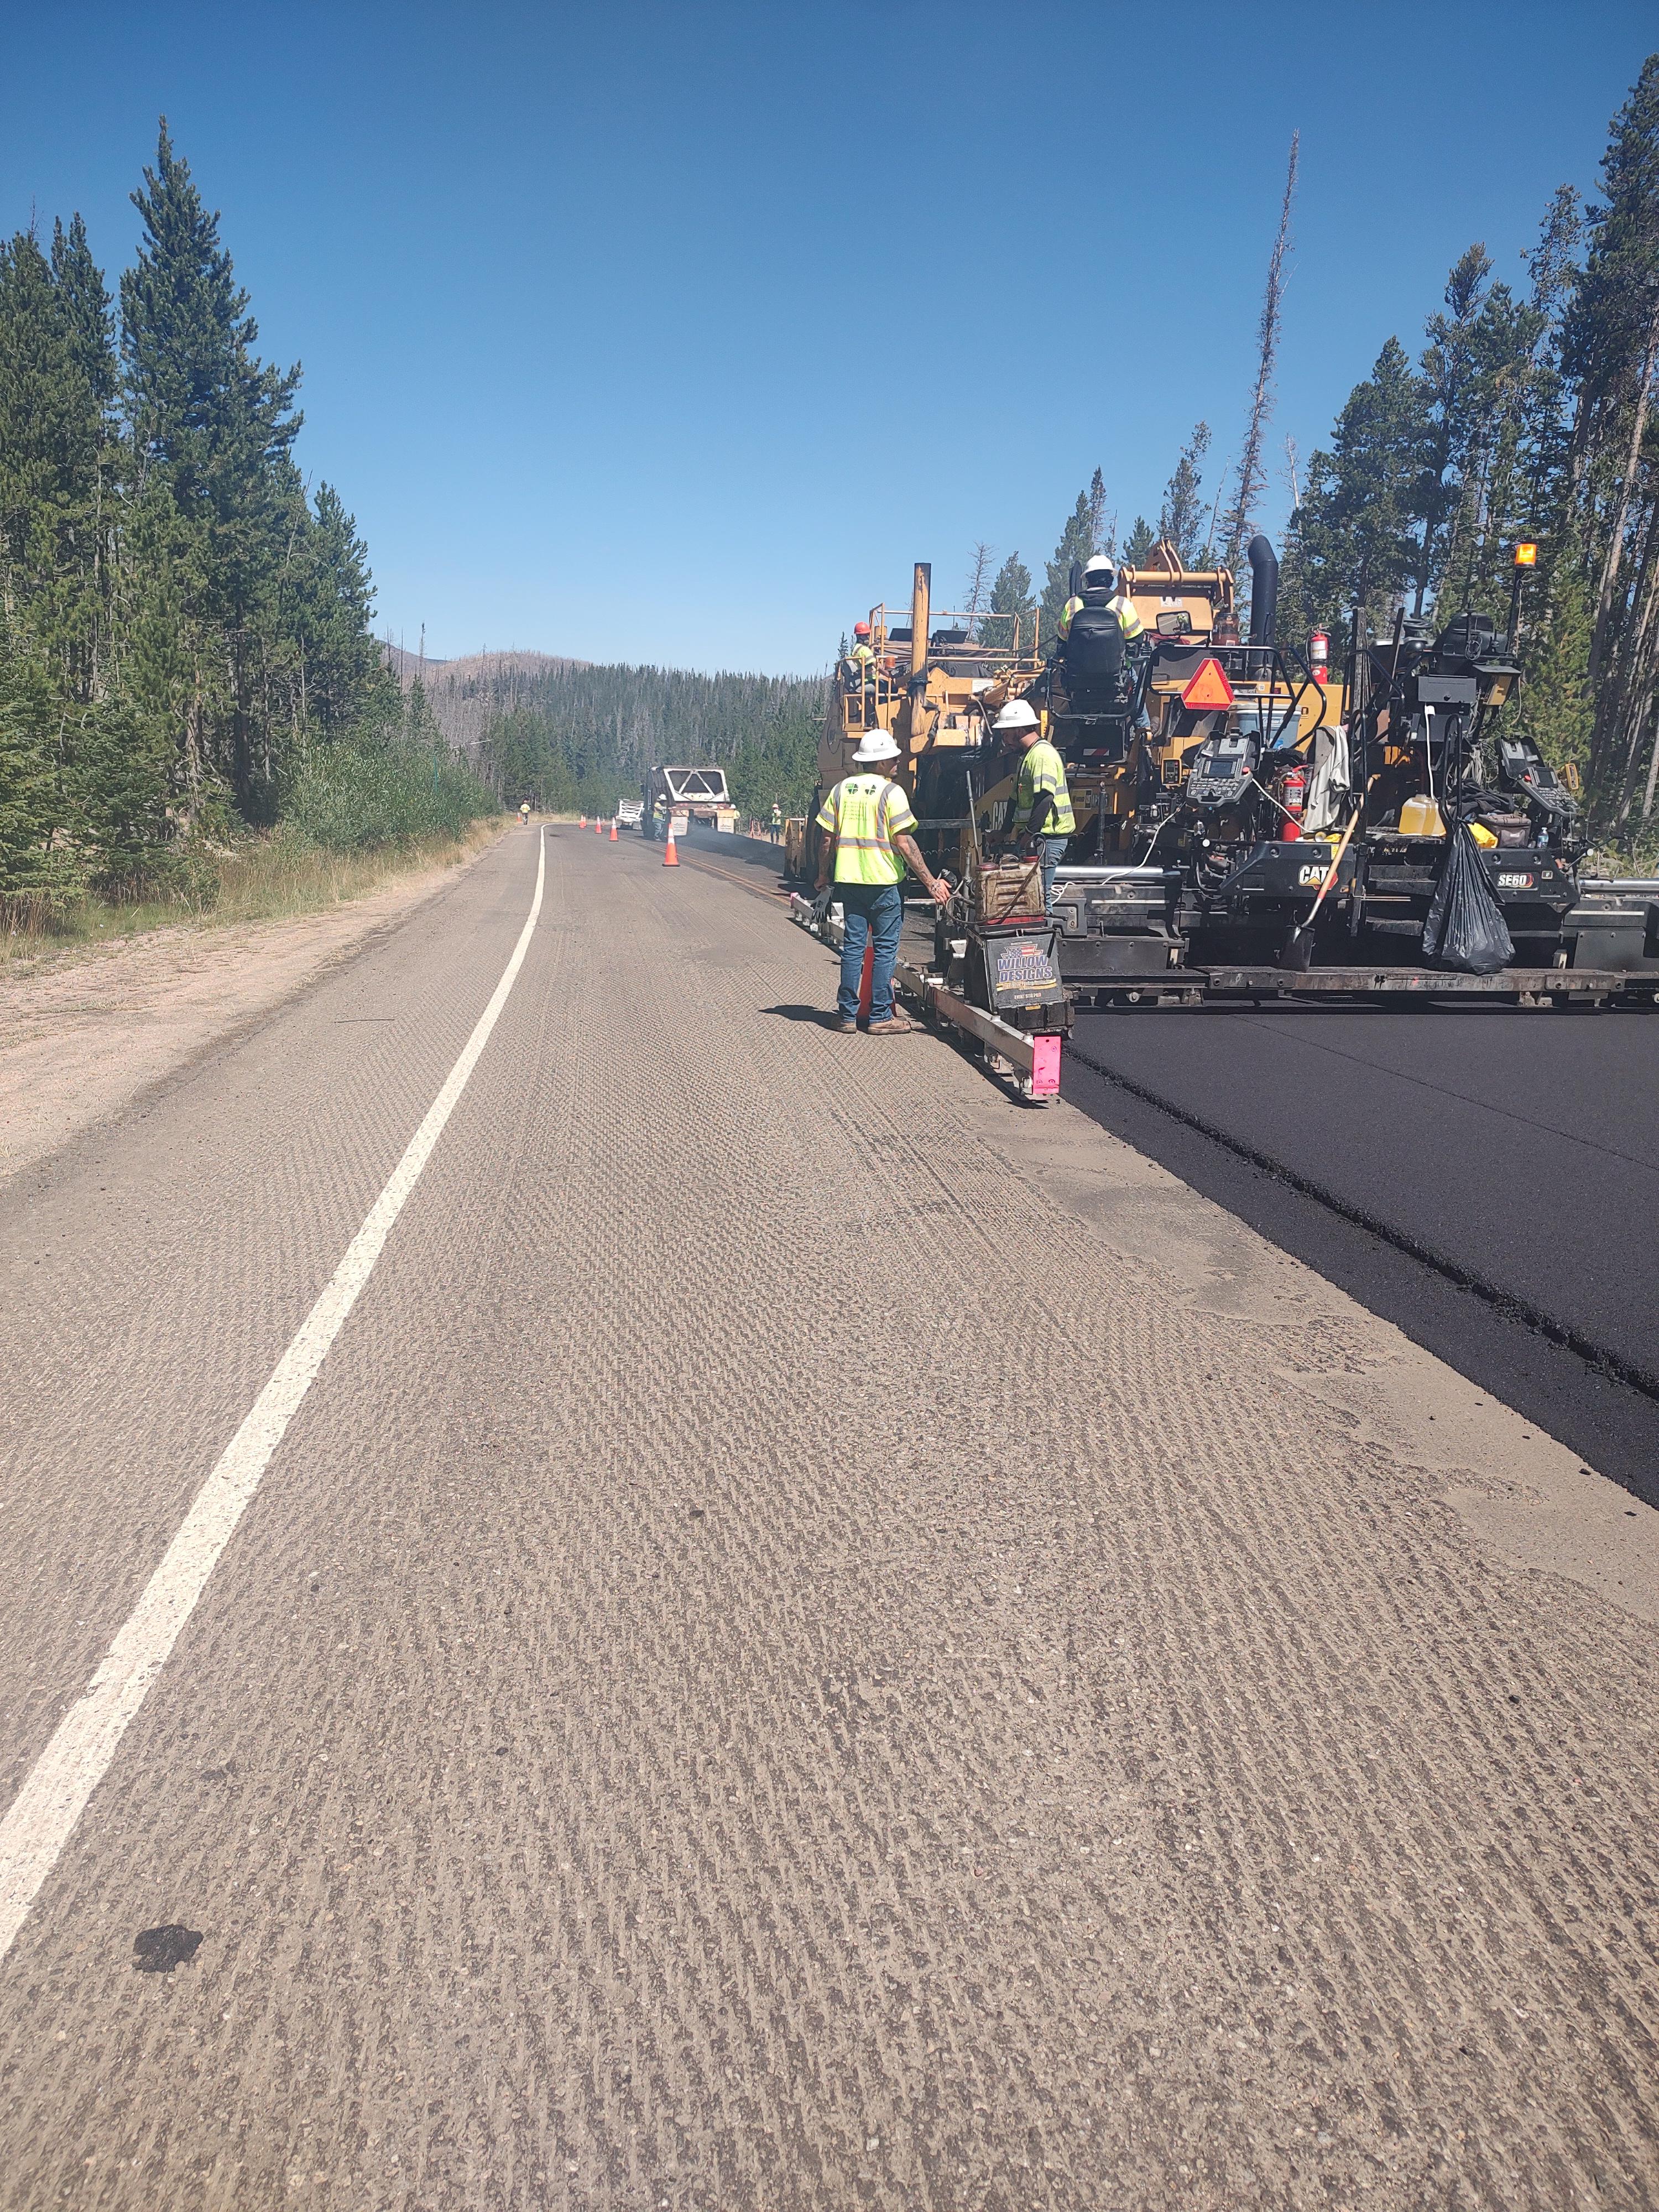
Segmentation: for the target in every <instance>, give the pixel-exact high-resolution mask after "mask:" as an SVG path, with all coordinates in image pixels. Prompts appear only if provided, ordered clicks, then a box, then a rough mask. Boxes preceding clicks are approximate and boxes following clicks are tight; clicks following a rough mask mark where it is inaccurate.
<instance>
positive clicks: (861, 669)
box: [844, 623, 876, 691]
mask: <svg viewBox="0 0 1659 2212" xmlns="http://www.w3.org/2000/svg"><path fill="white" fill-rule="evenodd" d="M844 666H845V669H846V678H847V689H848V690H849V691H862V690H864V689H865V687H866V685H867V684H870V683H871V682H872V679H873V678H874V676H875V671H876V656H875V654H874V653H872V651H871V649H870V625H869V623H854V624H853V649H852V651H851V652H850V653H848V656H847V659H846V662H845V664H844Z"/></svg>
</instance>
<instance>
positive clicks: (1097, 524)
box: [1087, 469, 1106, 557]
mask: <svg viewBox="0 0 1659 2212" xmlns="http://www.w3.org/2000/svg"><path fill="white" fill-rule="evenodd" d="M1104 550H1106V479H1105V477H1103V475H1102V474H1101V472H1100V471H1099V470H1098V469H1097V470H1096V471H1095V472H1094V474H1093V476H1091V477H1090V479H1089V555H1088V556H1087V557H1092V556H1094V555H1095V554H1097V553H1102V552H1104Z"/></svg>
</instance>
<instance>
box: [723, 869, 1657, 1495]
mask: <svg viewBox="0 0 1659 2212" xmlns="http://www.w3.org/2000/svg"><path fill="white" fill-rule="evenodd" d="M692 844H693V849H694V850H695V851H696V853H697V854H699V856H700V857H706V858H708V859H709V860H713V861H714V863H715V864H716V865H720V866H725V867H727V868H729V869H730V870H731V871H732V872H734V873H744V874H748V873H750V872H753V873H754V875H755V876H756V879H757V881H760V882H766V881H774V880H775V878H776V863H775V859H774V856H773V855H772V854H771V853H770V852H769V849H768V848H765V847H764V846H762V845H757V844H755V843H753V842H751V841H750V840H748V839H746V838H745V839H743V840H741V841H739V840H733V839H729V838H728V839H720V840H719V841H718V849H717V841H715V840H714V838H712V837H708V838H701V837H698V836H696V833H694V836H693V840H692ZM922 957H924V958H925V957H927V954H926V953H925V952H924V953H923V955H922ZM1062 1087H1063V1089H1064V1091H1065V1095H1066V1098H1067V1099H1068V1100H1069V1101H1070V1102H1071V1103H1073V1105H1075V1106H1078V1107H1079V1108H1080V1109H1082V1111H1083V1112H1084V1113H1085V1114H1087V1115H1090V1116H1091V1118H1092V1119H1094V1120H1096V1121H1099V1122H1100V1123H1101V1124H1102V1126H1103V1127H1105V1128H1108V1129H1109V1130H1111V1131H1112V1132H1113V1133H1114V1134H1115V1135H1116V1136H1120V1137H1122V1138H1123V1139H1126V1140H1127V1142H1128V1143H1130V1144H1132V1145H1133V1146H1136V1147H1137V1148H1138V1149H1139V1150H1140V1151H1141V1152H1146V1153H1149V1154H1150V1155H1151V1156H1152V1158H1154V1159H1156V1160H1158V1161H1160V1162H1161V1163H1162V1164H1164V1166H1165V1167H1168V1168H1169V1169H1170V1170H1172V1172H1174V1173H1175V1174H1176V1175H1178V1176H1181V1177H1182V1179H1183V1180H1184V1181H1186V1182H1189V1183H1191V1184H1192V1185H1193V1186H1194V1188H1197V1189H1199V1190H1201V1191H1202V1192H1203V1193H1204V1194H1205V1195H1206V1197H1210V1198H1213V1199H1214V1200H1217V1202H1218V1204H1220V1205H1222V1206H1226V1207H1227V1209H1228V1210H1229V1211H1230V1212H1233V1213H1236V1214H1237V1215H1238V1216H1239V1217H1240V1218H1241V1219H1243V1220H1245V1221H1247V1222H1249V1224H1250V1225H1251V1226H1252V1227H1253V1228H1255V1229H1258V1230H1260V1231H1261V1233H1262V1234H1263V1235H1264V1236H1266V1237H1271V1238H1272V1239H1273V1242H1274V1243H1277V1244H1279V1246H1280V1247H1281V1248H1282V1249H1284V1250H1285V1251H1288V1252H1291V1253H1292V1254H1294V1255H1295V1256H1296V1257H1297V1258H1298V1259H1300V1260H1303V1261H1305V1262H1306V1263H1307V1264H1308V1265H1309V1266H1310V1267H1316V1268H1317V1269H1318V1270H1319V1272H1320V1273H1322V1274H1323V1275H1325V1276H1326V1277H1327V1278H1328V1280H1330V1281H1332V1282H1334V1283H1335V1284H1337V1285H1339V1286H1340V1288H1342V1289H1343V1290H1346V1291H1348V1292H1349V1293H1350V1295H1351V1296H1352V1297H1357V1298H1358V1299H1359V1301H1360V1302H1361V1304H1364V1305H1367V1306H1369V1307H1370V1309H1371V1310H1373V1311H1374V1312H1376V1313H1380V1314H1382V1315H1383V1316H1385V1317H1386V1318H1387V1319H1388V1320H1389V1321H1392V1322H1395V1323H1396V1324H1397V1326H1399V1327H1400V1328H1403V1329H1405V1330H1406V1331H1407V1334H1409V1335H1410V1336H1411V1337H1412V1338H1413V1340H1415V1341H1416V1342H1417V1343H1419V1344H1421V1345H1424V1346H1426V1347H1427V1348H1428V1349H1429V1350H1430V1351H1431V1352H1435V1353H1436V1354H1437V1355H1438V1357H1439V1358H1443V1359H1446V1360H1449V1362H1450V1363H1451V1364H1452V1365H1453V1366H1455V1367H1456V1368H1457V1369H1458V1370H1459V1371H1460V1372H1461V1373H1462V1374H1465V1375H1468V1376H1471V1377H1472V1378H1473V1379H1474V1381H1476V1382H1478V1383H1481V1384H1482V1385H1483V1386H1484V1387H1485V1388H1486V1389H1490V1390H1492V1391H1494V1392H1496V1393H1497V1394H1498V1395H1499V1396H1500V1397H1502V1398H1503V1399H1504V1400H1505V1401H1506V1402H1507V1403H1509V1404H1510V1405H1514V1406H1516V1407H1520V1408H1521V1409H1522V1411H1523V1412H1525V1413H1528V1415H1529V1416H1530V1417H1531V1418H1532V1419H1534V1420H1537V1421H1539V1422H1541V1424H1542V1425H1545V1426H1546V1427H1547V1428H1548V1429H1549V1430H1550V1431H1551V1433H1552V1434H1553V1435H1555V1436H1557V1437H1560V1438H1561V1439H1562V1440H1563V1441H1564V1442H1565V1443H1569V1444H1571V1446H1572V1448H1573V1449H1575V1450H1577V1452H1578V1453H1580V1455H1582V1456H1583V1458H1585V1459H1587V1460H1589V1462H1590V1463H1591V1464H1592V1465H1593V1466H1595V1467H1597V1468H1601V1470H1602V1471H1603V1472H1604V1473H1606V1474H1611V1475H1613V1477H1614V1478H1615V1479H1616V1480H1619V1481H1620V1482H1622V1483H1624V1484H1626V1486H1628V1487H1629V1488H1630V1489H1631V1490H1632V1491H1633V1492H1635V1494H1636V1495H1637V1496H1638V1497H1640V1498H1644V1499H1645V1500H1646V1502H1647V1503H1648V1504H1659V1340H1656V1332H1655V1325H1654V1316H1656V1314H1659V1239H1656V1237H1655V1236H1654V1233H1653V1224H1654V1220H1655V1218H1656V1213H1659V1112H1656V1108H1655V1101H1656V1099H1659V1015H1650V1014H1645V1013H1642V1014H1638V1013H1622V1012H1621V1013H1613V1014H1593V1015H1589V1014H1577V1013H1574V1014H1560V1013H1558V1012H1511V1011H1510V1010H1509V1009H1507V1008H1505V1009H1493V1010H1491V1011H1488V1012H1476V1013H1459V1012H1454V1011H1451V1010H1449V1009H1446V1008H1442V1007H1434V1008H1425V1009H1419V1010H1414V1011H1413V1012H1396V1011H1395V1010H1394V1009H1392V1008H1384V1007H1380V1006H1376V1007H1366V1008H1364V1009H1362V1010H1358V1011H1353V1012H1348V1011H1342V1010H1334V1009H1330V1008H1314V1007H1305V1006H1304V1007H1296V1008H1292V1009H1285V1010H1280V1011H1276V1012H1259V1013H1258V1012H1250V1011H1248V1010H1246V1009H1243V1008H1241V1007H1235V1006H1218V1007H1211V1008H1205V1009H1203V1010H1201V1011H1198V1012H1173V1011H1164V1012H1159V1011H1158V1010H1156V1009H1153V1008H1151V1007H1145V1008H1137V1009H1133V1010H1124V1011H1119V1012H1111V1013H1090V1012H1085V1013H1082V1014H1080V1015H1079V1018H1078V1022H1077V1027H1076V1030H1075V1031H1074V1034H1073V1046H1072V1049H1071V1050H1070V1051H1069V1052H1068V1053H1067V1054H1066V1060H1065V1067H1064V1073H1063V1079H1062Z"/></svg>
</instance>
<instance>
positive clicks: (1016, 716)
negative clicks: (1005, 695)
mask: <svg viewBox="0 0 1659 2212" xmlns="http://www.w3.org/2000/svg"><path fill="white" fill-rule="evenodd" d="M1036 726H1037V718H1036V709H1035V708H1033V707H1031V706H1030V704H1028V702H1026V701H1025V700H1024V699H1011V700H1010V701H1009V702H1008V704H1007V705H1006V707H1005V708H1003V710H1002V712H1001V713H1000V714H999V715H998V716H997V718H996V720H995V721H994V722H993V723H992V725H991V727H992V728H993V729H994V730H1034V729H1036Z"/></svg>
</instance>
